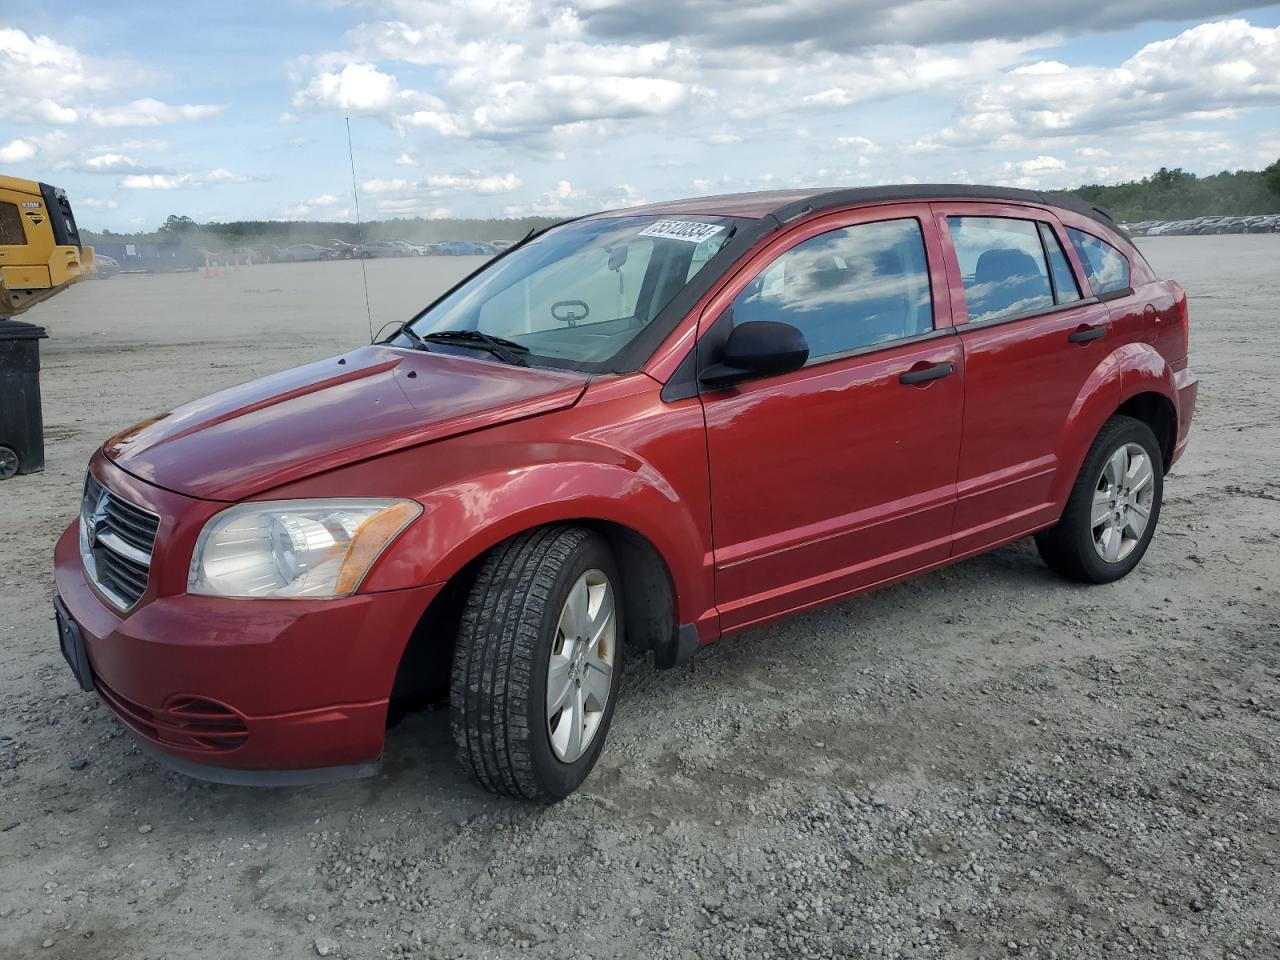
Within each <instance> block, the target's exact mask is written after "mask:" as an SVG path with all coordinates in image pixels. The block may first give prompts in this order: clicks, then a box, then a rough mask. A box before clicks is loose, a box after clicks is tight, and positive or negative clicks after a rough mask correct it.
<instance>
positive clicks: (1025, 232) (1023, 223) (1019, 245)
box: [947, 217, 1054, 323]
mask: <svg viewBox="0 0 1280 960" xmlns="http://www.w3.org/2000/svg"><path fill="white" fill-rule="evenodd" d="M947 226H948V228H949V229H950V231H951V241H952V243H953V244H954V245H955V249H956V258H957V259H958V260H959V261H960V275H961V278H962V280H963V283H964V295H965V301H966V303H967V305H968V310H969V322H970V323H982V322H984V321H989V320H1005V319H1010V318H1012V317H1021V316H1027V315H1028V314H1032V313H1040V312H1041V311H1044V310H1048V309H1049V308H1051V307H1052V306H1053V305H1054V303H1053V287H1052V286H1051V285H1050V283H1049V272H1048V270H1047V269H1046V266H1045V258H1044V247H1043V246H1042V245H1041V242H1040V235H1039V231H1038V229H1037V227H1036V224H1035V223H1034V222H1033V221H1031V220H1013V219H1010V218H1006V217H947Z"/></svg>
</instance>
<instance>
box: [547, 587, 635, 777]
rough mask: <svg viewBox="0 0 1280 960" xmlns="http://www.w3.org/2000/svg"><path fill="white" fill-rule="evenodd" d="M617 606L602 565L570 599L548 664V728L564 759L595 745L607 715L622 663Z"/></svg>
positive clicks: (572, 758)
mask: <svg viewBox="0 0 1280 960" xmlns="http://www.w3.org/2000/svg"><path fill="white" fill-rule="evenodd" d="M617 633H618V631H617V605H616V603H615V601H614V594H613V586H612V584H610V583H609V578H608V577H607V576H605V573H604V571H602V570H588V571H587V572H586V573H584V574H583V575H582V576H581V577H579V578H578V580H577V581H576V582H575V583H574V585H573V587H572V588H571V589H570V590H569V595H568V597H566V598H565V602H564V607H563V608H562V609H561V611H560V619H559V622H558V623H557V625H556V635H555V639H554V641H553V644H552V648H551V658H550V660H549V662H548V664H547V733H548V734H549V735H550V738H551V749H552V750H553V751H554V752H555V755H556V758H557V759H558V760H560V761H561V762H562V763H573V762H574V761H575V760H577V759H578V758H579V757H581V756H582V755H583V754H584V753H586V752H587V749H588V748H589V747H590V746H591V742H592V741H593V740H594V739H595V736H596V733H597V732H598V731H599V729H600V721H601V720H603V719H604V715H605V708H606V707H607V706H608V703H609V691H610V689H611V688H612V685H613V669H614V664H615V663H616V662H617V656H616V654H617Z"/></svg>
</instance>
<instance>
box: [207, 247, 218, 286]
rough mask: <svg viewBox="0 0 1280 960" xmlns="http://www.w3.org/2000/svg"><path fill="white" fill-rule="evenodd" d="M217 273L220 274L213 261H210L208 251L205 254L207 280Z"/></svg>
mask: <svg viewBox="0 0 1280 960" xmlns="http://www.w3.org/2000/svg"><path fill="white" fill-rule="evenodd" d="M217 275H218V270H217V268H216V267H214V265H213V264H212V263H210V262H209V255H208V254H207V253H206V254H205V255H204V277H205V279H206V280H209V279H212V278H213V277H216V276H217Z"/></svg>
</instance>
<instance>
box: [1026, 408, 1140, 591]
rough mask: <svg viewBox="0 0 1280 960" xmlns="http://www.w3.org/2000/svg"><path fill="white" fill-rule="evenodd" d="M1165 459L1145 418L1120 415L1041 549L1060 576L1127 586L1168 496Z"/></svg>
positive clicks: (1096, 444)
mask: <svg viewBox="0 0 1280 960" xmlns="http://www.w3.org/2000/svg"><path fill="white" fill-rule="evenodd" d="M1163 468H1164V459H1163V456H1162V454H1161V452H1160V444H1159V443H1158V442H1156V436H1155V434H1154V433H1152V432H1151V428H1150V427H1148V426H1147V425H1146V424H1145V423H1143V422H1142V421H1141V420H1135V419H1133V418H1132V417H1126V416H1121V415H1116V416H1114V417H1112V418H1111V419H1110V420H1108V421H1107V422H1106V423H1105V424H1103V427H1102V429H1101V430H1100V431H1099V432H1098V436H1097V437H1096V438H1095V439H1094V441H1093V446H1092V447H1090V448H1089V453H1088V455H1087V456H1086V457H1085V458H1084V465H1083V466H1082V467H1081V468H1080V473H1079V475H1078V476H1077V477H1076V482H1075V486H1074V487H1072V489H1071V495H1070V496H1069V497H1068V498H1067V506H1066V509H1065V510H1063V512H1062V519H1060V520H1059V521H1058V523H1057V525H1056V526H1054V527H1051V528H1049V529H1048V530H1044V531H1042V532H1040V533H1038V534H1036V546H1037V547H1038V548H1039V550H1040V556H1041V557H1043V558H1044V561H1045V563H1047V564H1048V565H1049V567H1050V568H1051V569H1052V570H1053V571H1054V572H1056V573H1059V574H1061V575H1062V576H1064V577H1067V578H1069V579H1071V580H1080V581H1082V582H1084V583H1110V582H1111V581H1113V580H1119V579H1120V578H1121V577H1123V576H1125V574H1127V573H1128V572H1129V571H1130V570H1132V569H1133V568H1134V567H1136V566H1137V565H1138V562H1139V561H1140V560H1141V559H1142V555H1143V554H1144V553H1146V552H1147V547H1148V546H1149V545H1150V543H1151V537H1152V535H1153V534H1154V533H1155V530H1156V523H1157V521H1158V520H1159V519H1160V504H1161V502H1162V500H1163V497H1164V469H1163Z"/></svg>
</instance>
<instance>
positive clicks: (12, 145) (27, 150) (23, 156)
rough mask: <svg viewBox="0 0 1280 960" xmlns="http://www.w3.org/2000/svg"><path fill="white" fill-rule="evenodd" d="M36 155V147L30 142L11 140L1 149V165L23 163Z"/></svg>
mask: <svg viewBox="0 0 1280 960" xmlns="http://www.w3.org/2000/svg"><path fill="white" fill-rule="evenodd" d="M35 155H36V145H35V144H34V143H32V142H31V141H30V140H10V141H9V142H8V143H6V144H5V145H4V146H2V147H0V163H23V162H24V161H26V160H30V159H31V158H33V157H34V156H35Z"/></svg>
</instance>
